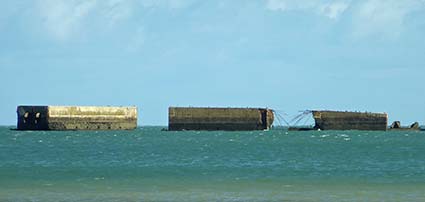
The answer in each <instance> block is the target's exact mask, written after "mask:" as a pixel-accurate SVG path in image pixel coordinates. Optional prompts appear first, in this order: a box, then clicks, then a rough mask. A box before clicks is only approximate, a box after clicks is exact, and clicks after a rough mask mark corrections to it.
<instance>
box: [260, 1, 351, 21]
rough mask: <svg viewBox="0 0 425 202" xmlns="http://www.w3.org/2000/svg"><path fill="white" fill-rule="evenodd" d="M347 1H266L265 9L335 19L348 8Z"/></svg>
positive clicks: (348, 3)
mask: <svg viewBox="0 0 425 202" xmlns="http://www.w3.org/2000/svg"><path fill="white" fill-rule="evenodd" d="M349 5H350V1H348V0H333V1H324V0H298V1H292V0H267V4H266V7H267V9H269V10H273V11H304V12H312V13H315V14H318V15H321V16H324V17H328V18H329V19H337V18H338V17H339V16H340V15H342V14H343V13H344V11H345V10H346V9H347V8H348V7H349Z"/></svg>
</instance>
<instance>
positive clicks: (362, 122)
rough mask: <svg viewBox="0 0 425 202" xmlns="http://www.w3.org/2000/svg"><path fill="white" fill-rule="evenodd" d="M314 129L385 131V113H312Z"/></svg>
mask: <svg viewBox="0 0 425 202" xmlns="http://www.w3.org/2000/svg"><path fill="white" fill-rule="evenodd" d="M312 113H313V118H314V121H315V126H314V128H315V129H320V130H382V131H385V130H387V126H388V115H387V114H386V113H369V112H341V111H312Z"/></svg>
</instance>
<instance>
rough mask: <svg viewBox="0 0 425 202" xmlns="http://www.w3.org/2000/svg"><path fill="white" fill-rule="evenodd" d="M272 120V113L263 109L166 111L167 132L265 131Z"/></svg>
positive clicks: (176, 109) (180, 108)
mask: <svg viewBox="0 0 425 202" xmlns="http://www.w3.org/2000/svg"><path fill="white" fill-rule="evenodd" d="M273 120H274V114H273V111H272V110H270V109H265V108H194V107H170V108H169V109H168V130H231V131H235V130H267V129H270V127H271V125H272V124H273Z"/></svg>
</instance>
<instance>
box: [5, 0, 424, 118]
mask: <svg viewBox="0 0 425 202" xmlns="http://www.w3.org/2000/svg"><path fill="white" fill-rule="evenodd" d="M424 19H425V1H424V0H404V1H399V0H385V1H384V0H359V1H351V0H329V1H324V0H323V1H321V0H317V1H314V0H313V1H306V0H302V1H290V0H261V1H260V0H258V1H224V0H217V1H202V0H157V1H152V0H105V1H100V0H40V1H32V0H31V1H30V0H21V1H2V2H1V3H0V93H1V94H0V96H1V97H0V125H14V124H16V106H17V105H21V104H27V105H114V106H125V105H135V106H138V107H139V114H140V116H139V124H141V125H166V124H167V118H168V114H167V110H168V107H169V106H222V107H227V106H229V107H269V108H272V109H278V110H280V111H283V112H286V113H287V114H290V115H296V114H297V113H299V112H298V111H299V110H306V109H331V110H344V111H345V110H352V111H373V112H387V113H388V114H389V121H390V122H392V121H394V120H400V121H402V125H409V124H411V123H412V122H414V121H418V122H420V123H421V124H422V125H424V124H425V85H424V84H425V81H424V78H425V52H424V50H425V39H424V36H425V20H424Z"/></svg>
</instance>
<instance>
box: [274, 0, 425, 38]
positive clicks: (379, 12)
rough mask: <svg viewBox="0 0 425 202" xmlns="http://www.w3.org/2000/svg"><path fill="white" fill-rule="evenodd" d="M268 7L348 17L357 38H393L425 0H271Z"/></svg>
mask: <svg viewBox="0 0 425 202" xmlns="http://www.w3.org/2000/svg"><path fill="white" fill-rule="evenodd" d="M266 7H267V8H268V9H269V10H272V11H281V12H287V11H302V12H305V13H315V14H318V15H321V16H325V17H327V18H329V19H333V20H336V19H338V18H340V17H341V16H342V15H347V19H350V21H351V22H352V29H351V30H352V34H353V35H354V36H356V37H365V36H371V35H384V36H386V37H390V38H392V37H397V36H399V35H400V33H401V32H402V31H403V28H404V25H405V23H406V20H407V17H408V16H409V15H410V14H411V13H413V12H417V11H425V0H403V1H400V0H359V1H352V0H298V1H291V0H267V1H266ZM348 10H349V11H350V12H347V11H348Z"/></svg>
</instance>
